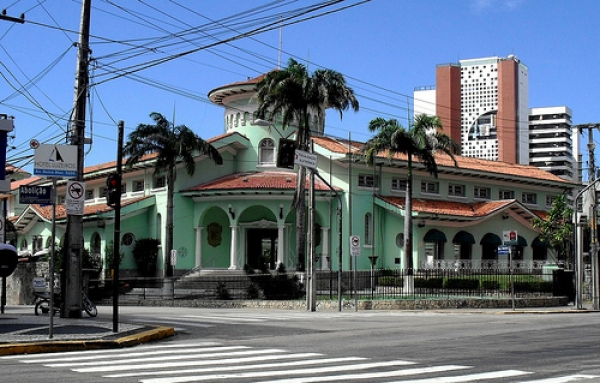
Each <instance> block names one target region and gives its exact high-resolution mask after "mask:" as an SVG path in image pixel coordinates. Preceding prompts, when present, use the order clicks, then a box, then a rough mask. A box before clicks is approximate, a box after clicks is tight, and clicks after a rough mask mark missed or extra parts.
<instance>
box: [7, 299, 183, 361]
mask: <svg viewBox="0 0 600 383" xmlns="http://www.w3.org/2000/svg"><path fill="white" fill-rule="evenodd" d="M53 322H54V323H53V326H52V328H53V334H52V338H50V336H49V335H50V331H49V330H50V318H49V317H48V316H36V315H35V314H34V312H33V306H6V307H5V311H4V314H0V355H13V354H35V353H41V352H60V351H74V350H92V349H105V348H120V347H131V346H136V345H138V344H142V343H147V342H152V341H156V340H160V339H163V338H166V337H170V336H173V335H174V334H175V330H174V329H173V328H171V327H156V326H147V325H141V324H129V323H119V325H118V330H119V331H118V332H113V323H112V321H110V322H109V321H106V320H101V319H98V318H89V317H87V316H86V314H85V313H83V317H82V319H65V318H60V317H58V316H55V317H54V318H53Z"/></svg>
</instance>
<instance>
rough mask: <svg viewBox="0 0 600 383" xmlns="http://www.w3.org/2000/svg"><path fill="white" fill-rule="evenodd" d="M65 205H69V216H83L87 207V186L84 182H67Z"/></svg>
mask: <svg viewBox="0 0 600 383" xmlns="http://www.w3.org/2000/svg"><path fill="white" fill-rule="evenodd" d="M65 204H66V205H67V214H68V215H83V209H84V207H85V184H84V183H83V182H81V181H69V182H67V194H66V196H65Z"/></svg>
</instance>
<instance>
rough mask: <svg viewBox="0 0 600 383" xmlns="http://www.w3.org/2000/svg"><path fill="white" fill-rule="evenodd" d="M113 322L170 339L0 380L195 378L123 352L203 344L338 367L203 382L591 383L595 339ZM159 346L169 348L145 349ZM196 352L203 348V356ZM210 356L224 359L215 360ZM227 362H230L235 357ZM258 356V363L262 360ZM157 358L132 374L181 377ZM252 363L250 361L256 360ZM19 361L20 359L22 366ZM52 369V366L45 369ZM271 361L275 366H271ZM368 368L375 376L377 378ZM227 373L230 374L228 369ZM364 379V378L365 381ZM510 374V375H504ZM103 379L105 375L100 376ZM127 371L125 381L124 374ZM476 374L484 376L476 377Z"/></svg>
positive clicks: (391, 315) (314, 325)
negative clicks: (159, 331) (93, 361)
mask: <svg viewBox="0 0 600 383" xmlns="http://www.w3.org/2000/svg"><path fill="white" fill-rule="evenodd" d="M99 319H100V320H106V321H110V320H112V308H111V307H99ZM120 319H121V322H143V323H149V324H160V325H165V326H173V327H175V330H176V334H177V335H176V336H174V337H172V338H169V339H168V340H164V341H161V342H159V343H157V344H152V345H149V347H150V348H147V347H142V346H139V347H135V348H132V349H124V350H119V351H118V352H119V356H118V358H119V360H118V361H109V362H106V363H107V365H110V366H111V367H107V369H109V368H114V365H115V364H118V363H129V364H125V365H124V366H125V367H123V368H122V370H127V371H128V372H127V373H123V372H113V373H110V372H106V371H100V370H101V368H100V369H99V371H95V370H89V369H88V370H86V367H85V366H84V367H81V366H80V365H79V363H81V362H79V361H77V360H74V361H73V362H72V365H64V364H65V363H64V362H62V361H61V362H44V361H40V360H36V359H30V360H27V359H24V358H19V357H15V358H8V359H7V358H0V370H1V371H2V375H3V376H10V377H11V381H12V382H32V381H61V382H64V383H66V382H81V381H90V382H103V381H107V382H108V381H113V382H115V381H118V382H138V381H144V382H175V381H196V380H162V381H155V380H151V378H145V377H144V376H145V375H143V374H140V375H136V374H137V373H136V372H135V371H136V370H135V369H136V368H138V367H136V366H135V365H136V363H148V362H149V361H148V358H149V356H146V357H138V358H141V359H140V361H139V362H135V361H134V360H135V359H136V357H135V356H133V354H135V353H138V352H140V350H149V353H150V354H149V355H153V354H152V352H153V351H152V350H163V351H161V353H162V354H160V355H171V354H172V355H173V358H174V359H175V360H178V361H179V360H185V359H186V358H188V357H190V358H191V354H192V353H193V352H192V350H195V347H200V348H203V347H208V348H211V350H212V348H213V347H217V348H221V347H224V348H232V349H241V350H244V351H243V353H248V352H250V351H254V350H263V351H264V352H265V354H264V355H267V354H268V353H269V352H275V353H278V355H283V354H285V353H294V354H296V353H297V354H310V355H312V353H318V354H319V356H318V357H315V360H319V359H320V360H324V359H330V358H331V359H333V360H334V361H333V362H332V363H331V364H332V365H336V366H337V365H340V366H343V369H342V370H339V371H338V370H336V369H335V368H333V370H331V371H329V370H327V368H331V367H329V365H328V367H327V368H325V367H323V368H324V370H319V369H320V368H321V367H320V366H319V365H318V363H321V362H314V363H313V364H310V365H308V367H304V368H309V369H312V370H313V371H314V373H308V372H306V371H302V372H297V371H296V370H297V369H296V368H295V367H285V366H287V365H286V364H284V363H285V362H286V361H285V360H284V359H283V358H279V357H275V359H274V362H271V363H275V364H274V365H273V366H271V367H264V368H262V367H261V366H258V367H252V368H253V369H252V370H251V371H252V372H251V373H250V372H245V373H240V374H241V375H227V371H228V370H227V369H225V370H224V371H225V372H223V373H221V374H222V375H214V376H213V375H209V376H208V377H207V376H204V375H203V379H205V381H227V382H230V381H231V382H250V381H261V382H262V381H278V380H277V379H280V380H281V381H286V382H288V381H289V382H293V381H294V380H292V377H294V378H295V377H296V375H298V374H299V375H300V376H302V377H304V378H306V377H307V376H309V375H310V377H311V379H313V380H297V381H298V382H299V381H335V380H334V379H333V378H331V379H330V380H318V379H325V378H323V376H333V375H335V376H339V375H340V374H349V375H347V376H346V377H345V378H336V379H338V380H337V381H344V382H351V381H356V382H399V381H407V380H406V379H409V380H410V381H415V382H416V381H420V380H418V379H424V378H433V377H439V376H453V377H457V376H459V377H463V378H462V379H466V380H446V381H475V380H476V376H477V374H490V377H491V379H490V380H485V381H489V382H494V383H495V382H521V381H522V382H548V383H552V382H570V381H579V380H585V381H588V382H596V381H597V382H600V360H599V357H600V343H599V339H600V338H599V337H598V334H599V332H600V313H584V314H581V313H579V314H575V313H566V314H558V313H550V314H532V313H527V314H511V313H509V314H499V313H495V312H486V313H482V312H478V313H471V312H464V311H448V312H442V313H439V312H373V311H371V312H369V311H360V312H353V311H349V312H341V313H340V312H337V311H326V312H306V311H288V310H247V309H205V308H176V307H121V308H120ZM159 346H161V347H162V346H169V347H168V348H164V349H163V348H152V347H159ZM181 347H183V349H181ZM186 347H188V348H187V349H186ZM269 350H271V351H269ZM273 350H276V351H273ZM155 352H158V351H155ZM194 352H195V351H194ZM199 352H207V350H201V351H199ZM240 352H241V351H240ZM157 355H159V354H157ZM219 355H220V354H219ZM234 355H237V354H234ZM240 355H245V354H240ZM53 357H59V356H56V355H55V356H53ZM60 357H61V358H62V357H64V356H60ZM106 357H107V358H108V357H109V356H106ZM218 357H219V358H226V359H231V357H227V356H225V355H221V356H218ZM235 358H238V361H239V358H242V356H236V357H234V359H235ZM264 358H265V360H266V358H267V357H266V356H264ZM363 358H364V359H363ZM165 360H166V359H165V358H164V357H162V359H161V357H158V359H157V366H154V367H140V368H147V369H150V370H149V371H150V372H148V375H150V374H152V373H153V371H155V370H158V369H161V370H171V371H168V372H164V374H166V375H165V377H164V378H163V379H171V378H170V377H171V376H173V375H174V374H177V373H179V372H181V369H182V367H178V366H175V365H174V366H172V367H169V366H168V365H165V364H164V363H166V362H165ZM257 360H260V357H259V358H258V359H257ZM26 361H28V362H29V363H24V362H26ZM53 363H54V364H55V365H54V366H50V365H52V364H53ZM61 363H62V364H63V365H62V366H61V365H60V364H61ZM161 363H162V365H161ZM223 363H225V362H224V361H223ZM248 363H251V362H248ZM257 363H258V362H257ZM261 363H266V362H264V361H263V362H261ZM277 363H279V364H280V367H275V366H276V365H277ZM365 363H366V364H369V363H371V364H372V363H381V365H380V366H379V365H376V366H374V367H373V366H371V368H370V369H368V371H363V370H357V371H356V372H354V370H353V368H357V369H358V368H360V367H356V366H360V365H363V364H365ZM399 363H402V364H399ZM97 364H101V363H97ZM405 364H406V365H405ZM415 368H423V369H428V368H431V369H432V370H431V371H429V370H428V371H427V372H425V373H423V375H418V376H412V375H411V376H410V377H408V378H406V377H401V376H402V375H400V373H398V372H397V371H400V370H402V369H415ZM446 368H447V369H448V370H446ZM97 369H98V368H97ZM230 369H231V368H230ZM438 370H439V371H438ZM117 371H118V370H117ZM131 371H134V372H131ZM142 371H146V370H142ZM261 371H270V374H272V375H265V376H262V375H261ZM498 371H509V372H510V373H507V374H508V375H506V376H502V374H500V375H498V376H496V375H494V374H496V373H497V372H498ZM374 372H379V373H380V375H381V376H378V375H377V374H376V373H374ZM229 373H233V372H231V371H229ZM369 373H374V374H372V375H368V374H369ZM511 373H512V374H513V376H510V374H511ZM110 374H112V375H113V377H111V378H106V376H107V375H110ZM127 374H129V375H131V376H126V375H127ZM203 374H206V373H203ZM223 374H224V375H223ZM244 374H248V375H244ZM253 374H256V375H253ZM286 374H289V375H286ZM361 374H364V375H361ZM394 374H397V376H396V375H394ZM473 374H474V375H473ZM161 376H162V375H161ZM192 376H195V375H193V374H192ZM469 376H471V377H472V380H471V378H469ZM317 377H319V378H317ZM483 377H487V375H481V376H479V377H478V378H483ZM145 379H149V380H145ZM198 379H200V378H198ZM315 379H316V380H315ZM544 379H546V380H544ZM424 381H425V380H424ZM440 381H444V380H440ZM478 381H479V380H478Z"/></svg>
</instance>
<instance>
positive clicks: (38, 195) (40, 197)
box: [19, 185, 52, 205]
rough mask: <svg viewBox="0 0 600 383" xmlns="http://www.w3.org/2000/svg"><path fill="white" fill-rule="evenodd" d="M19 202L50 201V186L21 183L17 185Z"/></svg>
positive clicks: (38, 202)
mask: <svg viewBox="0 0 600 383" xmlns="http://www.w3.org/2000/svg"><path fill="white" fill-rule="evenodd" d="M19 203H20V204H24V205H29V204H40V205H49V204H51V203H52V186H37V185H21V186H19Z"/></svg>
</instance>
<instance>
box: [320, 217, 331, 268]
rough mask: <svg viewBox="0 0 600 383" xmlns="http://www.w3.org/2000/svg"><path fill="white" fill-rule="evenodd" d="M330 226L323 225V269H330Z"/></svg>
mask: <svg viewBox="0 0 600 383" xmlns="http://www.w3.org/2000/svg"><path fill="white" fill-rule="evenodd" d="M328 256H329V228H328V227H324V226H321V270H329V262H328V261H327V257H328Z"/></svg>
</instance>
